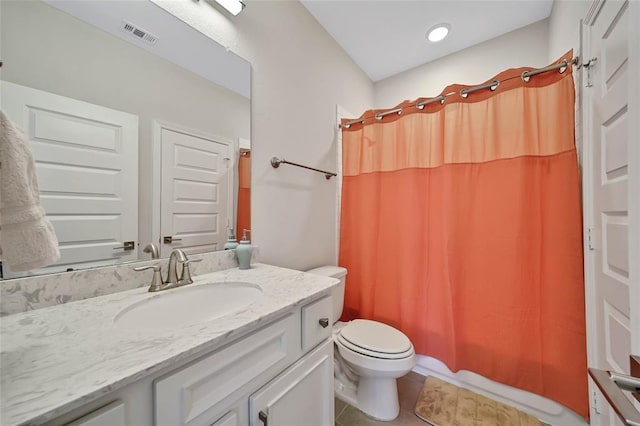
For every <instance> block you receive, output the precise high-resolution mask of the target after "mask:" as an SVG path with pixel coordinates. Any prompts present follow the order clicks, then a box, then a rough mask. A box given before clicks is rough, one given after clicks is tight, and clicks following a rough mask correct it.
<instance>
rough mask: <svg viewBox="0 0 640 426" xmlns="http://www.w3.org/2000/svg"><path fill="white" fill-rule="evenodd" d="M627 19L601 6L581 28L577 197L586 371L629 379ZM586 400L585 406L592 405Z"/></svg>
mask: <svg viewBox="0 0 640 426" xmlns="http://www.w3.org/2000/svg"><path fill="white" fill-rule="evenodd" d="M632 3H633V2H632ZM635 6H636V5H634V6H633V7H635ZM631 13H638V9H635V10H632V8H631V7H630V3H629V2H628V1H606V2H604V5H603V6H602V9H601V10H600V11H599V12H598V13H597V14H595V17H594V18H593V19H592V20H591V22H589V26H588V31H587V34H588V43H589V44H590V46H589V48H588V49H587V51H588V52H589V55H588V57H586V58H585V60H586V59H589V58H597V61H596V62H595V64H594V63H593V62H592V63H591V66H589V69H588V70H587V71H585V73H586V74H585V80H587V87H588V88H587V89H585V100H586V104H585V110H586V114H587V123H588V124H587V125H588V126H590V129H588V130H587V132H586V134H587V138H586V151H585V152H586V161H587V164H586V165H585V167H586V168H587V172H586V173H585V193H586V200H587V205H586V209H591V211H590V212H587V214H586V217H587V226H589V227H590V228H591V229H590V234H589V236H588V240H589V242H588V244H589V247H588V251H587V265H591V266H592V268H591V270H590V271H589V272H588V273H587V276H589V274H590V273H592V274H593V275H592V276H593V290H594V291H593V292H592V293H594V294H588V298H587V300H589V298H590V297H593V303H592V304H590V306H591V307H592V308H594V311H592V312H589V315H590V316H591V318H592V322H591V324H593V325H594V330H593V331H594V332H595V333H594V334H595V335H594V334H591V335H590V337H592V339H591V341H590V342H589V345H590V353H591V354H595V359H590V362H589V364H590V367H596V368H600V369H603V370H610V371H616V372H621V373H624V374H629V373H630V371H629V367H630V362H629V355H630V354H631V353H632V352H633V348H634V347H635V348H638V347H639V345H640V340H639V334H640V324H638V323H637V322H638V321H637V320H636V321H632V318H638V317H637V315H638V313H639V312H638V311H639V310H640V306H638V305H637V304H633V303H631V302H630V301H631V300H633V299H632V298H634V297H636V296H637V294H638V292H639V291H640V276H638V270H637V269H635V266H633V267H632V265H631V262H635V263H638V260H640V259H638V258H637V257H636V258H635V259H634V258H633V257H632V255H633V253H635V255H636V256H637V255H638V253H637V251H636V249H635V248H633V245H634V244H635V243H633V241H634V240H635V241H637V240H638V239H640V236H639V235H637V231H638V229H639V228H638V225H640V224H639V223H637V221H638V216H637V214H635V215H631V214H630V213H631V210H632V208H631V206H632V202H631V200H632V199H633V198H634V197H635V195H634V192H633V191H640V187H639V186H638V183H639V182H637V177H638V174H637V173H638V172H637V171H638V169H639V168H640V158H638V157H637V156H632V155H630V153H631V152H632V150H633V149H634V148H633V147H632V146H631V145H632V144H638V135H637V134H636V135H635V136H634V137H632V135H633V133H635V132H636V131H635V130H634V129H635V128H636V127H635V125H634V123H633V121H634V120H635V121H636V122H637V121H638V120H639V119H640V117H638V116H637V115H636V116H635V117H634V116H633V115H631V114H630V111H632V110H631V109H630V103H635V102H637V99H635V100H634V99H633V98H632V95H631V93H633V91H632V90H631V84H632V79H637V78H638V70H637V69H636V70H635V72H634V70H633V69H632V66H631V63H632V62H631V61H630V59H631V58H630V55H635V59H634V61H637V56H638V52H637V51H636V52H634V51H633V49H632V48H631V43H630V34H632V28H631V27H630V19H631V16H630V15H631ZM635 63H637V62H635ZM634 66H637V65H634ZM636 105H637V104H636ZM636 114H637V110H636ZM632 170H633V171H634V174H632V173H631V171H632ZM632 176H634V177H633V178H630V177H632ZM634 180H635V182H634ZM635 207H636V208H637V207H638V206H637V205H636V206H635ZM634 221H635V222H634ZM630 225H632V226H630ZM633 230H635V231H633ZM632 232H635V233H636V235H633V234H632ZM587 288H589V286H588V287H587ZM634 311H635V314H634ZM593 338H595V339H593ZM593 389H594V391H595V387H593ZM596 392H599V391H596ZM595 396H596V397H598V395H597V393H596V395H595ZM598 398H599V397H598ZM590 399H591V401H592V403H593V402H594V401H595V400H597V398H596V399H594V398H590ZM591 413H592V421H593V424H601V425H618V424H620V425H621V424H622V422H621V421H620V420H619V419H618V418H617V416H616V415H615V414H614V413H613V411H612V409H611V407H610V406H609V405H608V404H606V403H605V402H604V400H603V399H601V398H600V399H599V402H597V403H596V406H592V412H591Z"/></svg>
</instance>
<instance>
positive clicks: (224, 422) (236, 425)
mask: <svg viewBox="0 0 640 426" xmlns="http://www.w3.org/2000/svg"><path fill="white" fill-rule="evenodd" d="M211 426H240V418H239V417H238V413H236V412H235V411H230V412H228V413H227V414H225V415H224V416H222V418H221V419H220V420H218V421H217V422H215V423H213V424H212V425H211Z"/></svg>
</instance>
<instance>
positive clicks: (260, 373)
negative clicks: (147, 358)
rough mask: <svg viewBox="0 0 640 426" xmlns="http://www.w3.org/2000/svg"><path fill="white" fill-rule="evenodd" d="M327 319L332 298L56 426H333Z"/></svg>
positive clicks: (148, 379) (76, 413)
mask: <svg viewBox="0 0 640 426" xmlns="http://www.w3.org/2000/svg"><path fill="white" fill-rule="evenodd" d="M330 317H331V298H330V297H328V296H324V297H321V298H319V299H315V300H313V301H311V302H309V303H306V304H304V305H302V306H298V307H296V308H293V309H292V310H290V311H288V312H286V313H284V314H282V315H280V316H279V317H277V318H276V319H273V320H270V321H265V324H264V325H261V326H259V327H256V329H255V330H254V331H250V332H248V333H245V334H244V335H243V336H241V337H239V338H237V339H235V340H233V341H231V342H230V343H228V344H226V345H224V346H221V347H219V348H217V349H215V350H213V351H212V352H211V353H209V354H207V355H204V356H199V357H198V358H196V359H193V358H191V359H185V360H184V362H183V363H181V364H180V365H175V366H172V367H170V368H166V369H165V370H163V371H160V372H158V373H156V374H153V375H151V376H148V377H146V378H144V379H142V380H139V381H138V382H135V383H132V384H131V385H128V386H126V387H124V388H122V389H120V390H118V391H115V392H112V393H111V394H107V395H105V396H104V397H102V398H100V399H98V400H96V401H93V402H92V403H90V404H87V405H86V406H84V407H81V408H79V409H76V410H73V411H72V412H70V413H67V414H65V415H64V416H61V417H59V418H57V419H55V420H54V421H53V422H51V424H54V425H73V426H80V425H83V426H84V425H86V426H106V425H108V426H144V425H148V426H151V425H154V426H178V425H185V426H249V425H251V426H301V425H304V426H333V424H334V418H333V417H334V409H333V401H334V400H333V341H332V340H331V338H330V336H331V326H330V324H327V320H329V323H330V322H331V321H330ZM114 401H115V402H114ZM105 412H106V413H107V414H109V415H110V416H111V417H105V415H106V414H105ZM94 418H96V419H98V420H100V419H103V420H104V421H102V422H96V421H97V420H93V419H94ZM113 419H115V420H113ZM105 421H106V423H105ZM69 422H71V423H69Z"/></svg>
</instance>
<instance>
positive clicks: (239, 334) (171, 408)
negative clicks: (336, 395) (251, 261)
mask: <svg viewBox="0 0 640 426" xmlns="http://www.w3.org/2000/svg"><path fill="white" fill-rule="evenodd" d="M234 283H242V285H244V286H252V287H254V288H256V289H258V290H259V291H260V293H261V294H260V295H259V296H258V297H256V298H255V300H254V301H253V302H252V303H251V304H249V305H248V306H240V307H238V308H235V311H232V312H229V313H226V314H223V315H222V316H220V315H217V314H216V313H215V312H212V314H211V318H213V319H207V318H205V319H202V318H200V317H198V320H197V322H195V323H190V322H189V321H186V322H183V323H180V321H178V320H176V322H175V324H177V325H175V326H172V325H167V324H165V323H163V322H162V321H161V319H158V321H154V320H152V321H142V320H141V321H139V323H138V325H136V323H132V322H130V321H127V322H125V321H123V320H122V319H123V318H124V316H125V315H128V313H129V312H131V311H132V310H136V309H139V307H140V306H144V307H145V309H147V307H149V306H152V304H157V306H160V307H161V309H165V312H166V317H171V316H172V315H173V316H175V317H176V318H178V319H179V317H181V316H183V315H186V316H189V315H192V314H193V315H195V314H199V313H201V312H195V311H199V310H202V309H203V307H206V306H207V302H206V300H207V299H205V297H211V294H215V292H214V293H211V294H209V295H208V296H202V297H201V299H202V300H204V302H203V301H202V300H201V301H200V302H198V303H196V302H194V303H193V309H191V310H190V309H189V306H187V307H186V308H187V309H185V306H184V304H185V301H184V300H187V303H188V299H181V297H182V296H181V297H175V296H177V295H178V293H179V292H191V293H193V292H200V291H204V293H202V294H203V295H204V294H207V292H208V291H209V290H208V289H217V288H218V287H216V286H220V288H221V287H225V286H226V287H233V286H234V285H236V284H234ZM336 284H338V280H336V279H332V278H327V277H321V276H316V275H312V274H305V273H302V272H299V271H293V270H289V269H283V268H277V267H273V266H268V265H262V264H257V265H253V267H252V269H250V270H246V271H240V270H238V269H237V268H233V269H228V270H224V271H220V272H214V273H209V274H204V275H200V276H198V277H195V282H194V283H193V284H190V285H189V286H185V287H180V288H177V289H172V290H166V291H162V292H158V293H155V294H152V293H148V292H147V291H146V288H138V289H135V290H130V291H124V292H120V293H114V294H110V295H106V296H101V297H95V298H91V299H86V300H82V301H78V302H73V303H68V304H64V305H58V306H54V307H50V308H44V309H38V310H35V311H30V312H25V313H20V314H15V315H10V316H7V317H3V318H2V320H1V323H2V349H1V351H2V352H1V356H2V364H1V368H2V370H1V376H2V396H1V398H2V400H1V404H2V405H1V423H2V424H3V425H6V426H9V425H24V424H44V423H46V424H54V425H63V424H71V425H85V426H89V425H90V426H107V425H109V426H120V425H132V426H133V425H135V426H138V425H206V426H209V425H216V426H232V425H260V426H262V425H265V426H266V425H271V426H273V425H276V426H277V425H284V426H287V425H293V424H309V425H333V423H334V419H333V415H334V410H333V343H332V340H331V326H330V324H332V318H331V316H332V313H331V310H332V304H331V297H330V289H331V288H332V287H333V286H335V285H336ZM184 294H186V293H183V295H184ZM221 294H222V293H221ZM159 298H164V300H163V301H160V300H159ZM209 300H212V302H211V308H212V309H211V310H212V311H214V310H215V309H216V303H217V302H216V301H213V299H209ZM172 301H175V303H176V306H175V310H167V309H166V306H171V302H172ZM167 302H168V305H167V304H166V303H167ZM232 303H233V301H232V300H230V304H232ZM223 305H224V304H222V305H220V304H218V308H217V309H222V306H223ZM191 311H193V312H191ZM145 312H146V311H145ZM148 312H150V313H145V315H147V316H149V315H154V312H153V310H150V311H148ZM216 316H217V318H216ZM196 317H197V315H196V316H195V317H194V318H196ZM169 324H171V322H169Z"/></svg>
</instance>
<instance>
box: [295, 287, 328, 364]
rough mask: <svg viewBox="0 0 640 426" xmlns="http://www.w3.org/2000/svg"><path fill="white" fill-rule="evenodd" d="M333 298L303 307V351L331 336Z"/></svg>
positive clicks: (325, 298)
mask: <svg viewBox="0 0 640 426" xmlns="http://www.w3.org/2000/svg"><path fill="white" fill-rule="evenodd" d="M332 310H333V309H332V306H331V297H330V296H327V297H323V298H322V299H320V300H316V301H315V302H313V303H310V304H308V305H307V306H303V307H302V351H303V352H307V351H308V350H309V349H311V348H313V347H314V346H316V345H317V344H318V343H320V342H322V341H323V340H324V339H326V338H327V337H329V336H331V330H332V328H333V321H332V319H331V312H332Z"/></svg>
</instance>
